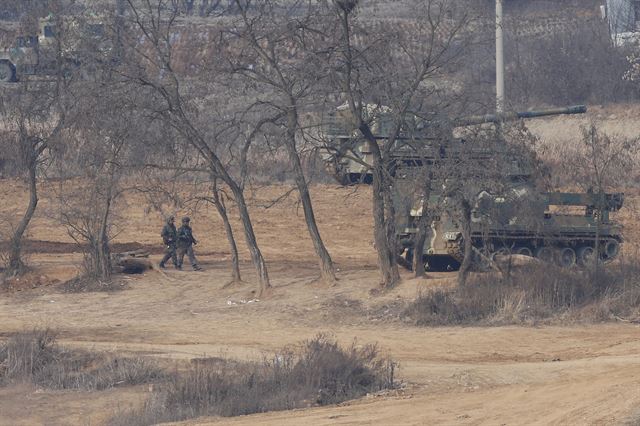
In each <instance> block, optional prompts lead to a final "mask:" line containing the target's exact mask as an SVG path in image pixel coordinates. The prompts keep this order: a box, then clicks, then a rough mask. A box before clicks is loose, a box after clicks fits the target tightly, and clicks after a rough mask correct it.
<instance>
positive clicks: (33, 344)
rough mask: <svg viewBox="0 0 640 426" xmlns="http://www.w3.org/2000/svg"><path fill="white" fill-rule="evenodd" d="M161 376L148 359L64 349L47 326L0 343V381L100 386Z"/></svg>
mask: <svg viewBox="0 0 640 426" xmlns="http://www.w3.org/2000/svg"><path fill="white" fill-rule="evenodd" d="M162 377H164V374H163V373H162V371H161V370H160V369H159V368H158V367H157V366H156V365H155V364H154V363H152V362H150V361H148V360H145V359H142V358H120V357H111V356H106V355H103V354H95V353H91V352H85V351H78V350H68V349H66V348H64V347H61V346H59V345H58V344H57V343H56V336H55V333H53V332H52V331H51V330H48V329H47V330H33V331H28V332H22V333H18V334H16V335H14V336H13V337H11V338H10V339H9V340H7V341H6V342H5V343H3V344H2V345H0V384H5V385H6V384H11V383H24V382H31V383H34V384H36V385H38V386H41V387H44V388H47V389H76V390H103V389H108V388H112V387H115V386H127V385H137V384H141V383H149V382H153V381H157V380H159V379H161V378H162Z"/></svg>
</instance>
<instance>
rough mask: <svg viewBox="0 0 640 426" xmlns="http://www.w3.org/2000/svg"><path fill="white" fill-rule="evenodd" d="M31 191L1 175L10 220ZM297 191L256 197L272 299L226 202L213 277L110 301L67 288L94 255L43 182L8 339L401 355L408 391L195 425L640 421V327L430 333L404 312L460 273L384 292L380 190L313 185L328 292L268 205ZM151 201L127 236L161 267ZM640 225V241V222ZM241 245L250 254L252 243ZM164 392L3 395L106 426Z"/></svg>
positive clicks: (208, 263) (188, 351) (4, 416)
mask: <svg viewBox="0 0 640 426" xmlns="http://www.w3.org/2000/svg"><path fill="white" fill-rule="evenodd" d="M549 123H551V126H554V125H555V124H554V123H555V122H554V121H553V120H550V121H549ZM549 131H550V130H549ZM23 188H24V187H23V186H22V185H21V184H19V183H17V182H14V181H1V182H0V198H1V199H2V200H4V201H5V203H2V205H0V212H2V213H5V216H6V215H7V213H9V217H11V214H10V212H16V213H17V212H20V211H22V210H23V208H24V207H23V206H25V205H26V200H27V198H26V194H24V192H23ZM286 189H287V188H285V187H284V186H271V187H268V188H263V189H260V190H259V191H256V194H255V195H256V197H255V198H254V201H253V202H252V206H251V210H252V213H253V214H254V217H255V219H254V221H255V224H256V230H257V235H258V240H259V242H260V244H261V247H262V249H263V252H264V254H265V257H266V258H267V260H268V264H269V268H270V269H269V273H270V276H271V279H272V281H273V284H274V287H275V291H274V295H273V297H271V298H269V299H266V300H257V299H256V296H255V294H254V293H253V291H254V290H255V289H256V287H255V284H254V277H253V273H252V270H251V268H250V265H249V264H248V263H243V275H244V279H245V281H246V283H244V284H238V285H234V286H231V287H228V288H224V286H225V284H226V283H227V281H228V277H229V271H228V268H227V262H228V260H229V259H228V250H227V248H226V241H225V238H224V234H223V229H222V224H221V222H220V221H219V220H218V219H217V217H216V215H215V211H214V209H212V208H211V209H206V208H202V209H200V210H199V211H197V212H195V213H193V212H191V213H189V214H191V215H192V217H193V226H194V232H195V234H196V237H198V238H199V240H200V241H201V243H200V244H199V245H198V246H197V247H196V250H197V254H199V256H200V259H201V263H202V266H203V267H204V268H205V269H204V271H202V272H191V271H189V270H185V271H182V272H180V271H175V270H172V269H167V270H166V271H165V272H160V271H149V272H148V273H146V274H143V275H132V276H127V277H123V278H122V283H123V285H122V290H121V291H115V292H110V293H79V294H78V293H74V294H70V293H63V292H61V291H60V285H59V284H60V283H62V282H64V281H65V280H68V279H70V278H71V277H73V276H74V275H75V274H76V273H77V272H78V271H79V267H80V266H79V265H80V264H81V261H82V257H81V255H80V254H79V253H78V249H77V248H75V247H74V246H73V244H71V243H72V241H71V240H70V238H69V237H68V235H67V234H66V231H65V229H64V228H62V227H61V226H59V225H57V224H56V221H55V217H54V214H53V213H52V212H54V211H55V208H54V207H55V200H54V197H53V196H51V195H50V194H51V193H52V192H51V191H52V189H51V188H46V187H42V193H43V197H42V202H41V204H40V205H39V209H40V210H39V211H38V215H37V217H36V219H35V221H34V223H33V226H31V228H30V231H29V238H30V240H32V243H30V247H31V248H30V251H32V252H31V253H30V254H29V256H28V260H29V263H30V265H31V266H32V268H33V271H32V272H30V274H28V275H27V277H25V278H23V282H22V283H19V282H14V283H13V287H12V288H11V289H10V290H9V291H4V292H2V293H0V339H3V338H6V337H7V336H9V335H10V334H11V333H14V332H17V331H21V330H24V329H30V328H33V327H51V328H53V329H55V330H57V331H58V332H59V340H60V342H61V343H62V344H63V345H66V346H69V347H81V348H88V349H92V350H99V351H109V352H114V353H116V352H117V353H124V354H137V355H143V356H150V357H159V358H163V359H169V360H171V359H193V358H200V357H204V356H219V357H233V358H240V359H256V358H259V357H262V356H264V355H265V354H267V355H268V354H269V353H271V352H272V351H274V350H276V349H279V348H281V347H283V346H284V345H290V344H295V343H297V342H300V341H303V340H305V339H309V338H311V337H313V336H314V335H316V334H317V333H320V332H322V333H330V334H332V335H333V336H335V337H336V338H337V339H338V340H339V341H340V342H343V343H351V342H352V341H353V340H354V339H356V340H357V341H358V342H361V343H373V342H377V343H378V345H379V347H380V349H381V351H382V353H384V354H388V355H390V356H391V357H393V358H394V359H395V360H396V361H397V362H399V369H398V379H399V380H401V381H402V383H403V385H402V386H401V388H400V389H398V390H394V391H390V392H387V393H382V394H377V395H371V396H368V397H365V398H363V399H361V400H357V401H351V402H347V403H343V404H340V405H338V406H328V407H322V408H308V409H299V410H294V411H286V412H274V413H266V414H258V415H251V416H243V417H238V418H223V419H221V418H206V419H204V418H203V419H196V420H193V421H189V422H185V424H199V425H204V424H234V425H245V424H246V425H250V424H251V425H253V424H269V425H300V424H309V425H329V424H331V425H333V424H342V425H360V424H393V425H397V424H403V425H424V424H446V425H450V424H452V425H482V424H486V425H517V424H559V425H577V424H607V425H609V424H624V423H626V422H633V421H635V422H637V421H638V419H639V418H640V326H639V325H637V324H628V323H609V324H575V323H574V324H568V325H566V326H536V325H531V326H522V327H520V326H518V327H516V326H509V327H441V328H421V327H415V326H413V325H411V324H410V323H408V322H406V321H403V318H401V317H398V315H397V312H399V311H398V309H395V307H397V306H398V305H399V304H402V303H405V302H406V301H408V300H411V299H412V298H414V297H415V296H416V295H417V294H419V293H420V292H422V291H426V290H428V289H430V288H433V287H435V286H448V285H451V284H452V283H453V280H454V275H453V274H448V273H440V274H430V275H429V276H428V277H427V279H414V278H412V277H411V276H410V274H408V273H405V272H403V274H404V275H403V278H404V281H403V283H402V284H401V285H400V286H399V287H398V288H396V289H394V290H392V291H390V292H387V293H384V294H374V293H372V292H371V291H370V290H371V289H372V288H375V287H376V285H377V282H378V274H377V270H376V268H375V261H376V258H375V252H374V249H373V242H372V236H371V226H372V223H371V219H370V216H369V215H368V212H369V211H370V192H369V188H360V189H357V190H356V189H353V188H340V187H338V186H336V185H320V186H316V187H314V189H313V197H314V200H315V203H316V204H315V205H316V214H317V217H318V218H319V226H320V229H321V231H322V233H323V236H324V238H325V240H326V242H327V245H328V248H329V250H330V251H331V253H332V255H333V257H334V259H335V261H336V263H337V266H338V268H339V272H338V276H339V279H340V280H339V283H338V285H337V286H336V287H332V288H327V287H324V286H322V285H319V284H318V282H317V278H318V273H317V271H316V264H315V261H314V258H313V251H312V246H311V243H310V242H309V241H308V239H307V237H306V231H305V227H304V222H303V220H302V211H301V210H300V209H299V208H298V206H297V204H296V202H295V198H289V199H286V200H285V201H284V202H282V203H280V204H278V205H276V206H274V207H271V208H269V209H266V208H265V205H267V204H268V202H269V200H271V199H274V198H275V197H277V196H278V195H279V194H282V193H283V192H285V191H286ZM144 206H145V203H144V199H143V198H142V197H141V196H140V195H137V194H129V195H128V196H127V200H126V203H123V204H121V205H120V206H119V213H120V216H121V217H122V219H121V220H120V222H119V223H118V236H117V238H116V242H118V243H120V244H125V246H123V247H126V244H132V243H137V244H140V245H141V246H143V247H149V248H152V247H155V248H156V250H155V252H154V254H153V255H152V259H153V260H154V261H158V260H159V254H158V250H157V247H158V243H159V241H158V240H159V235H158V234H159V230H160V228H161V225H162V219H161V216H160V214H159V213H157V212H151V211H148V210H146V209H145V207H144ZM177 213H178V214H179V215H180V214H182V213H184V212H177ZM624 217H626V218H627V219H626V220H627V222H629V226H630V227H631V228H632V229H631V231H632V232H636V229H635V228H636V227H634V226H633V224H632V223H631V222H632V219H631V217H632V216H630V215H627V216H624ZM235 225H238V223H235ZM236 229H238V230H240V228H239V226H236ZM238 240H239V242H240V243H241V251H242V257H243V259H244V260H245V261H246V260H247V259H248V255H247V253H246V248H245V246H244V244H242V238H241V235H240V234H239V235H238ZM628 247H634V245H632V244H629V245H627V246H626V247H625V250H629V248H628ZM148 395H149V388H148V386H139V387H132V388H116V389H112V390H109V391H102V392H72V391H64V392H62V391H47V390H43V389H38V388H35V387H32V386H30V385H26V384H25V385H19V386H12V387H6V388H0V425H33V424H46V425H67V424H78V425H99V424H103V423H104V422H105V421H106V419H108V417H109V416H110V415H111V414H112V413H114V412H116V411H118V410H122V409H126V408H128V407H131V406H134V405H137V404H140V403H141V401H143V399H144V398H145V397H146V396H148Z"/></svg>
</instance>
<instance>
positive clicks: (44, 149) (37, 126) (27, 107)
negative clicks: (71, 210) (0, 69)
mask: <svg viewBox="0 0 640 426" xmlns="http://www.w3.org/2000/svg"><path fill="white" fill-rule="evenodd" d="M2 91H3V93H2V96H1V97H0V115H1V117H2V125H3V127H4V130H5V138H3V139H2V142H3V144H5V147H4V148H5V149H4V150H3V151H4V152H12V153H13V154H14V160H15V162H16V164H17V165H19V167H20V170H21V172H22V173H21V174H23V175H24V176H25V177H26V181H27V184H28V188H29V189H28V191H29V204H28V206H27V208H26V210H25V212H24V215H23V216H22V219H21V220H20V223H19V224H18V225H17V227H16V228H15V229H14V231H13V235H12V236H11V239H10V250H9V256H8V265H7V270H8V271H9V272H10V273H11V274H19V273H20V272H21V271H22V269H23V267H24V263H23V261H22V238H23V236H24V234H25V232H26V230H27V227H28V226H29V223H30V222H31V219H32V218H33V215H34V213H35V211H36V207H37V205H38V186H37V184H38V174H39V171H40V170H41V167H42V166H43V165H44V164H45V163H46V162H47V161H48V158H49V156H48V154H49V150H50V148H51V146H52V144H54V143H55V140H56V139H57V137H58V136H59V134H60V132H61V130H62V128H63V125H64V122H65V120H64V118H65V115H64V114H63V112H62V109H61V108H60V104H59V98H58V94H57V91H56V90H55V86H52V85H50V84H48V83H42V84H40V83H33V84H30V83H28V82H25V83H17V84H15V85H12V86H11V87H5V88H3V89H2Z"/></svg>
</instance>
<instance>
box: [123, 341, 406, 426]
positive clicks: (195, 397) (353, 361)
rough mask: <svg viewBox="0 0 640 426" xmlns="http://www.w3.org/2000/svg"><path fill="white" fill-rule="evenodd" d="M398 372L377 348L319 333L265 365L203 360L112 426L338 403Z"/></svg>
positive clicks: (387, 383)
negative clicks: (342, 343)
mask: <svg viewBox="0 0 640 426" xmlns="http://www.w3.org/2000/svg"><path fill="white" fill-rule="evenodd" d="M200 361H202V360H200ZM394 368H395V364H394V363H393V362H392V361H391V360H389V359H387V358H382V357H380V356H379V355H378V350H377V348H376V346H375V345H366V346H363V347H358V346H356V345H355V344H352V345H351V346H350V347H348V348H346V349H345V348H341V347H340V346H339V345H338V344H337V343H336V342H335V341H332V340H330V339H328V338H327V337H326V336H323V335H319V336H317V337H316V338H314V339H312V340H310V341H307V342H304V343H303V344H302V345H301V346H299V347H296V348H293V349H291V348H288V349H285V350H282V351H280V352H279V353H277V354H275V355H274V356H273V358H269V359H264V360H263V361H262V362H259V363H238V362H232V361H223V360H219V359H216V362H212V363H206V362H198V363H196V364H195V365H193V366H191V367H190V368H189V369H188V370H187V371H184V372H182V373H176V374H175V375H174V376H173V377H172V378H171V379H170V380H169V381H168V382H167V383H166V384H164V385H162V386H159V387H158V388H157V391H156V392H154V394H153V395H152V396H151V398H150V399H149V400H148V401H147V402H146V403H145V405H144V406H143V407H142V408H140V409H137V410H133V411H129V412H122V413H119V414H118V415H116V416H115V417H114V418H112V420H111V424H113V425H128V426H129V425H151V424H156V423H160V422H170V421H180V420H185V419H189V418H194V417H199V416H238V415H245V414H251V413H260V412H265V411H274V410H288V409H293V408H298V407H305V406H313V405H326V404H333V403H338V402H341V401H345V400H348V399H353V398H358V397H360V396H363V395H365V394H367V393H369V392H374V391H378V390H382V389H387V388H391V387H393V385H394V377H393V374H394Z"/></svg>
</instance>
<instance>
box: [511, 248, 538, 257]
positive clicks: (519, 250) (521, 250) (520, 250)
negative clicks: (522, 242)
mask: <svg viewBox="0 0 640 426" xmlns="http://www.w3.org/2000/svg"><path fill="white" fill-rule="evenodd" d="M513 253H514V254H519V255H521V256H529V257H532V256H533V252H532V251H531V249H530V248H529V247H516V248H515V249H514V250H513Z"/></svg>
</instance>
